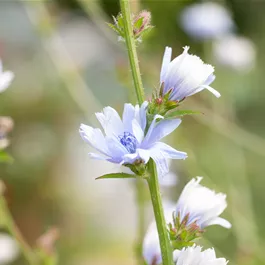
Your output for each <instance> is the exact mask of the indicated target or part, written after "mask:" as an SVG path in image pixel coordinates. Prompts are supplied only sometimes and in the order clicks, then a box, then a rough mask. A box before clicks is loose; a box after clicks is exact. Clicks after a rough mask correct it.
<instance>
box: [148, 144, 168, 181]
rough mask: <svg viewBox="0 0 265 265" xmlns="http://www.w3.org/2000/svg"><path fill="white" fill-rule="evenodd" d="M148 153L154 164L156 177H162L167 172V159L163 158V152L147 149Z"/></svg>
mask: <svg viewBox="0 0 265 265" xmlns="http://www.w3.org/2000/svg"><path fill="white" fill-rule="evenodd" d="M149 151H150V157H152V158H153V160H154V161H155V163H156V169H157V173H158V177H159V178H162V177H164V176H165V175H166V174H167V173H168V172H169V166H168V159H167V158H166V157H165V155H164V153H163V152H160V150H159V149H156V148H152V149H149Z"/></svg>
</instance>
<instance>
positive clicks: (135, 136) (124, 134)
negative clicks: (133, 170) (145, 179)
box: [79, 102, 187, 177]
mask: <svg viewBox="0 0 265 265" xmlns="http://www.w3.org/2000/svg"><path fill="white" fill-rule="evenodd" d="M147 105H148V103H147V102H144V103H143V104H142V105H141V107H139V105H136V106H133V105H132V104H125V105H124V111H123V116H122V119H121V118H120V116H119V114H118V113H117V112H116V110H114V109H113V108H111V107H106V108H104V109H103V112H102V113H96V117H97V119H98V120H99V122H100V123H101V126H102V127H103V129H104V131H105V135H104V134H103V133H102V131H101V130H100V129H94V128H92V127H90V126H87V125H84V124H81V126H80V130H79V131H80V134H81V137H82V138H83V139H84V141H86V142H87V143H88V144H89V145H91V146H92V147H93V148H95V149H96V150H97V151H99V152H100V153H101V154H95V153H90V156H91V157H92V158H95V159H101V160H107V161H109V162H112V163H116V164H121V165H122V164H127V163H128V164H133V163H134V162H135V161H136V160H142V161H143V162H144V163H145V164H146V163H147V162H148V161H149V159H150V158H152V159H153V160H154V161H155V163H156V166H157V170H158V174H159V176H160V177H162V176H164V175H165V174H166V173H168V171H169V168H168V159H169V158H170V159H185V158H186V157H187V154H186V153H185V152H180V151H177V150H175V149H174V148H172V147H171V146H169V145H167V144H165V143H162V142H159V140H161V139H162V138H163V137H165V136H167V135H168V134H170V133H171V132H173V131H174V130H175V129H176V128H177V127H178V126H179V124H180V123H181V120H180V119H173V120H164V118H163V117H162V116H160V115H155V117H154V119H153V121H152V123H151V125H150V127H149V128H148V131H147V132H146V133H145V131H146V125H147V121H146V111H147V110H146V108H147ZM158 119H159V121H158Z"/></svg>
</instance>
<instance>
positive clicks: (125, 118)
mask: <svg viewBox="0 0 265 265" xmlns="http://www.w3.org/2000/svg"><path fill="white" fill-rule="evenodd" d="M134 117H135V107H134V106H133V105H132V104H130V103H126V104H124V110H123V115H122V122H123V125H124V131H125V132H130V133H132V120H133V119H134Z"/></svg>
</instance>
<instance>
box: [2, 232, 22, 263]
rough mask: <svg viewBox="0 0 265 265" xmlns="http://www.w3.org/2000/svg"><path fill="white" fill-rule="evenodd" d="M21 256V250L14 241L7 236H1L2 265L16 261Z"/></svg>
mask: <svg viewBox="0 0 265 265" xmlns="http://www.w3.org/2000/svg"><path fill="white" fill-rule="evenodd" d="M18 254H19V248H18V246H17V243H16V242H15V240H14V239H12V238H11V237H10V236H9V235H7V234H0V264H1V265H5V264H7V263H10V262H12V261H14V260H15V259H16V258H17V257H18Z"/></svg>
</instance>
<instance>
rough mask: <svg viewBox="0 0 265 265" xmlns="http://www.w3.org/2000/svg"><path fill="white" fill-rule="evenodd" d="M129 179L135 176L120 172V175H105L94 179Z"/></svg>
mask: <svg viewBox="0 0 265 265" xmlns="http://www.w3.org/2000/svg"><path fill="white" fill-rule="evenodd" d="M129 178H136V175H133V174H127V173H122V172H120V173H111V174H106V175H103V176H100V177H98V178H96V179H129Z"/></svg>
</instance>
